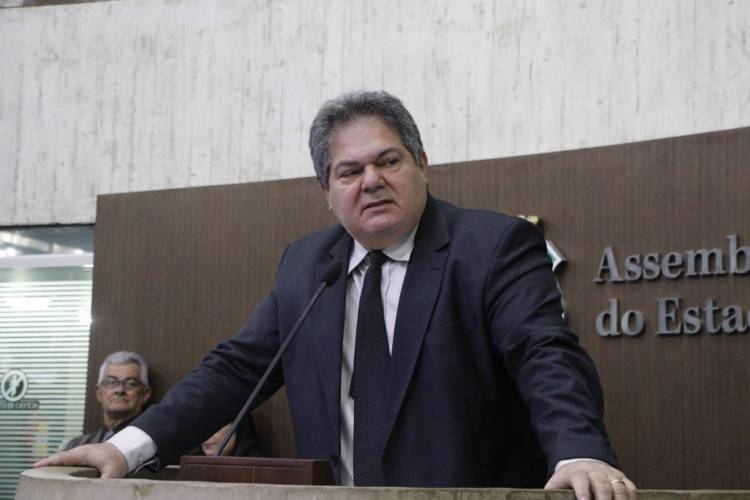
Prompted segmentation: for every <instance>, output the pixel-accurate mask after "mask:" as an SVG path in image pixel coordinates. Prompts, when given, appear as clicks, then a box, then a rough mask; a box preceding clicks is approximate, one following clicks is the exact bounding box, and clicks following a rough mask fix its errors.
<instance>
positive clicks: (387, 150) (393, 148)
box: [378, 147, 403, 158]
mask: <svg viewBox="0 0 750 500" xmlns="http://www.w3.org/2000/svg"><path fill="white" fill-rule="evenodd" d="M391 153H398V154H399V155H403V153H402V152H401V150H400V149H399V148H396V147H391V148H387V149H384V150H383V151H381V152H380V154H378V158H382V157H383V156H386V155H389V154H391Z"/></svg>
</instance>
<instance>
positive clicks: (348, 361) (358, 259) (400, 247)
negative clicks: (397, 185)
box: [339, 226, 417, 486]
mask: <svg viewBox="0 0 750 500" xmlns="http://www.w3.org/2000/svg"><path fill="white" fill-rule="evenodd" d="M416 232H417V227H416V226H415V227H414V229H412V230H411V232H410V233H409V235H408V236H407V237H406V239H404V240H403V241H401V242H400V243H397V244H396V245H393V246H391V247H388V248H386V249H384V250H383V253H384V254H386V255H387V256H388V258H389V260H386V261H385V262H383V266H382V278H381V281H380V294H381V296H382V298H383V316H384V318H385V331H386V333H387V334H388V351H389V352H391V351H392V350H393V330H394V328H395V326H396V312H397V311H398V300H399V297H401V288H402V286H403V285H404V277H405V276H406V266H407V264H409V257H411V251H412V250H413V249H414V235H415V234H416ZM366 255H367V249H365V247H363V246H362V245H360V244H359V242H357V241H356V240H355V241H354V249H353V250H352V254H351V256H350V257H349V267H348V268H347V269H348V273H347V282H346V308H345V310H344V336H343V341H342V344H341V452H340V460H339V474H340V479H339V481H340V483H341V484H343V485H347V486H348V485H352V484H353V481H354V478H353V475H352V467H353V464H354V455H353V445H354V400H353V399H352V397H351V396H350V395H349V385H351V382H352V371H353V367H354V344H355V341H356V338H357V313H358V311H359V297H360V295H361V294H362V284H363V282H364V280H365V274H366V273H367V269H368V268H369V267H370V266H369V263H368V262H367V261H366V259H365V256H366Z"/></svg>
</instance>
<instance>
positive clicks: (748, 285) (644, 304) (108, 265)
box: [86, 129, 750, 489]
mask: <svg viewBox="0 0 750 500" xmlns="http://www.w3.org/2000/svg"><path fill="white" fill-rule="evenodd" d="M747 158H750V129H736V130H731V131H726V132H717V133H712V134H702V135H696V136H688V137H681V138H674V139H666V140H658V141H649V142H644V143H634V144H628V145H619V146H610V147H603V148H594V149H587V150H580V151H569V152H561V153H551V154H544V155H534V156H526V157H518V158H506V159H495V160H486V161H476V162H467V163H461V164H451V165H439V166H433V167H430V171H429V174H428V177H429V180H430V186H431V190H432V192H433V193H434V194H435V195H437V196H438V197H441V198H444V199H447V200H450V201H453V202H455V203H457V204H459V205H462V206H465V207H477V208H487V209H492V210H499V211H503V212H507V213H511V214H534V215H538V216H540V217H541V218H542V223H543V228H544V231H545V235H546V237H547V238H548V239H550V240H552V241H553V242H554V243H555V244H556V245H557V246H558V247H559V248H560V250H561V251H562V252H563V254H564V255H565V256H566V257H567V259H568V262H567V263H566V264H565V265H564V266H563V267H562V269H561V272H559V281H560V285H561V288H562V290H563V293H564V296H565V299H566V301H567V304H568V311H567V314H568V320H569V324H570V326H571V328H572V329H573V330H574V331H576V332H577V333H578V334H579V335H580V337H581V342H582V343H583V345H584V346H585V347H586V348H587V350H588V351H589V352H590V353H591V355H592V357H593V358H594V360H595V361H596V363H597V366H598V368H599V371H600V373H601V377H602V383H603V385H604V389H605V395H606V412H607V424H608V426H609V430H610V433H611V437H612V441H613V443H614V445H615V447H616V449H617V451H618V454H619V456H620V458H621V461H622V465H623V467H624V469H625V470H626V472H627V473H628V475H629V476H631V477H632V478H633V479H634V480H635V481H636V483H637V484H639V486H641V487H646V488H679V489H694V488H701V489H702V488H723V489H729V488H737V489H748V488H750V476H749V475H748V474H747V471H748V470H750V451H749V450H750V430H749V428H748V426H747V424H746V417H747V416H748V415H750V398H749V397H748V396H750V394H749V393H750V389H748V386H747V380H748V379H749V376H750V364H749V363H748V362H747V360H748V359H750V358H749V357H748V355H749V354H750V333H738V334H733V335H727V334H718V335H709V334H707V333H705V332H702V333H700V334H697V335H691V336H688V335H675V336H658V335H655V334H654V332H655V330H656V326H657V325H656V318H657V314H656V313H657V311H656V305H655V299H656V298H659V297H670V296H677V297H681V299H682V301H683V302H684V304H685V307H686V306H687V305H691V306H692V305H701V304H703V302H704V301H705V300H706V299H707V298H713V299H715V300H716V301H717V303H718V304H720V305H722V306H726V305H730V304H733V305H740V306H742V307H743V310H744V311H745V315H746V316H747V310H748V309H750V274H746V275H742V276H713V277H701V278H680V279H675V280H667V279H657V280H653V281H640V282H635V283H614V284H612V283H604V284H597V283H594V282H593V279H594V278H595V276H596V274H597V268H598V265H599V261H600V258H601V254H602V251H603V249H604V247H605V246H608V245H611V246H613V247H614V252H615V254H616V257H617V259H618V264H620V265H621V263H622V260H623V259H624V257H625V256H626V255H629V254H635V253H639V254H645V253H649V252H659V253H665V252H668V251H685V250H688V249H700V248H713V247H718V248H722V249H723V250H724V252H725V253H726V251H727V244H726V239H725V237H726V235H728V234H739V237H740V244H741V245H750V216H749V215H748V202H747V201H746V197H747V194H746V193H747V192H748V188H750V168H748V166H747ZM332 222H333V218H332V216H331V215H330V213H329V212H328V210H327V208H326V205H325V202H324V200H323V199H322V197H321V195H320V191H319V188H318V187H317V184H316V182H315V181H314V179H311V178H308V179H296V180H288V181H277V182H268V183H256V184H242V185H230V186H218V187H207V188H193V189H181V190H170V191H155V192H147V193H131V194H121V195H107V196H101V197H99V204H98V209H97V228H96V249H95V251H96V253H95V268H94V302H93V312H94V323H93V329H92V339H91V350H90V365H91V367H92V369H90V376H89V384H90V386H93V384H94V383H95V374H94V371H95V370H94V369H93V368H94V367H95V366H98V363H99V362H100V361H101V359H102V358H103V357H104V356H105V355H106V353H108V352H110V351H112V350H116V349H134V350H138V351H140V352H142V353H143V354H144V355H145V356H146V357H147V359H149V361H150V362H151V363H152V364H153V372H154V378H155V380H154V388H155V396H156V397H157V398H158V397H160V396H162V395H163V394H164V392H165V390H166V388H168V387H169V385H171V384H172V383H174V382H175V381H176V380H178V379H179V377H180V376H182V375H183V374H184V373H186V372H187V371H188V370H189V369H190V367H192V366H193V365H194V364H195V363H196V362H197V361H198V360H199V359H200V358H201V356H202V355H203V353H205V351H207V350H208V349H209V348H210V347H212V346H213V345H214V344H215V343H216V342H217V341H219V340H220V339H221V338H225V337H228V336H230V335H231V334H232V332H234V331H236V330H237V329H238V328H239V327H240V326H241V325H242V323H243V322H244V321H245V319H246V317H247V315H248V313H249V312H250V311H251V310H252V308H253V305H254V304H256V303H257V302H258V301H259V300H260V298H261V297H262V296H263V294H264V293H265V292H267V291H268V289H269V288H270V287H271V285H272V283H273V275H274V272H275V267H276V264H277V260H278V258H279V256H280V254H281V251H282V250H283V248H284V246H285V245H286V243H288V242H289V241H291V240H293V239H295V238H296V237H298V236H300V235H302V234H304V233H306V232H308V231H310V230H313V229H315V228H319V227H323V226H325V225H327V224H330V223H332ZM610 298H617V299H618V300H619V301H620V308H621V311H623V310H624V309H639V310H642V311H643V313H644V315H645V317H646V326H645V331H644V332H643V333H642V334H641V335H639V336H635V337H629V336H619V337H607V338H605V337H600V336H598V335H597V334H596V332H595V328H594V325H595V319H596V315H597V314H598V313H599V312H600V311H602V310H604V309H605V308H607V306H608V302H607V300H608V299H610ZM287 412H288V407H287V406H286V401H285V398H284V397H283V394H281V395H277V397H275V398H274V399H273V400H271V401H270V402H269V403H267V404H266V405H265V406H264V407H263V408H261V409H260V410H258V411H257V412H256V418H257V419H258V425H259V428H260V431H261V433H262V434H263V439H264V440H265V441H266V444H267V445H268V446H270V447H271V448H272V451H273V453H274V454H275V455H277V456H288V455H289V454H291V453H293V437H292V432H291V429H290V425H289V420H288V415H287ZM98 419H99V413H98V408H97V405H96V401H95V400H94V398H93V394H91V395H90V397H89V400H88V401H87V410H86V427H87V429H91V428H93V427H95V426H96V425H97V424H98ZM271 436H272V438H270V439H269V437H271Z"/></svg>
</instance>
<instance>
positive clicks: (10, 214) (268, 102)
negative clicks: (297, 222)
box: [0, 0, 750, 225]
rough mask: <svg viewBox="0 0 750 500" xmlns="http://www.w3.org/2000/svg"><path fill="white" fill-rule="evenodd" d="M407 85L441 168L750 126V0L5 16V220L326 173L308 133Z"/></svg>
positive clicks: (167, 7) (220, 5)
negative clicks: (323, 119) (371, 96)
mask: <svg viewBox="0 0 750 500" xmlns="http://www.w3.org/2000/svg"><path fill="white" fill-rule="evenodd" d="M363 87H366V88H385V89H387V90H389V91H391V92H393V93H395V94H396V95H398V96H400V97H401V98H402V99H403V100H404V102H405V103H406V105H407V106H408V107H409V109H410V110H411V111H412V113H413V114H414V115H415V118H416V120H417V122H418V124H419V125H420V127H421V129H422V134H423V138H424V141H425V146H426V148H427V151H428V154H429V156H430V160H431V161H432V162H433V163H445V162H454V161H463V160H473V159H480V158H491V157H504V156H513V155H519V154H527V153H536V152H545V151H554V150H561V149H575V148H580V147H586V146H597V145H604V144H614V143H623V142H631V141H637V140H644V139H652V138H658V137H667V136H675V135H683V134H691V133H697V132H704V131H711V130H718V129H726V128H733V127H740V126H748V125H750V2H748V1H745V0H735V1H730V0H722V1H718V0H694V1H689V0H660V1H658V2H657V1H646V0H643V1H635V0H632V1H631V0H628V1H621V0H601V1H592V0H583V1H569V0H568V1H566V0H557V1H552V0H526V1H524V0H515V1H510V0H506V1H495V2H492V1H489V0H487V1H484V0H471V1H455V0H440V1H437V0H418V1H406V0H379V1H374V0H373V1H357V0H326V1H315V2H311V1H309V0H273V1H259V0H257V1H256V0H245V1H240V0H122V1H118V2H104V3H87V4H80V5H65V6H52V7H40V8H14V9H0V225H13V224H36V223H53V222H59V223H67V222H91V221H93V220H94V217H95V213H94V212H95V197H96V195H97V194H101V193H110V192H124V191H136V190H145V189H161V188H169V187H184V186H198V185H206V184H220V183H235V182H247V181H261V180H271V179H280V178H289V177H300V176H308V175H312V169H311V164H310V160H309V159H308V155H307V146H306V144H307V128H308V125H309V122H310V120H311V119H312V117H313V115H314V114H315V111H316V110H317V108H318V106H319V105H320V104H321V102H322V101H323V100H325V99H327V98H330V97H333V96H335V95H337V94H338V93H340V92H342V91H344V90H348V89H354V88H363Z"/></svg>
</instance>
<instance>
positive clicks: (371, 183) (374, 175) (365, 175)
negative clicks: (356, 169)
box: [362, 163, 385, 191]
mask: <svg viewBox="0 0 750 500" xmlns="http://www.w3.org/2000/svg"><path fill="white" fill-rule="evenodd" d="M384 185H385V182H384V181H383V175H382V173H381V172H380V169H378V167H377V166H376V165H373V164H372V163H371V164H369V165H365V170H364V172H362V190H363V191H374V190H376V189H380V188H382V187H383V186H384Z"/></svg>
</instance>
